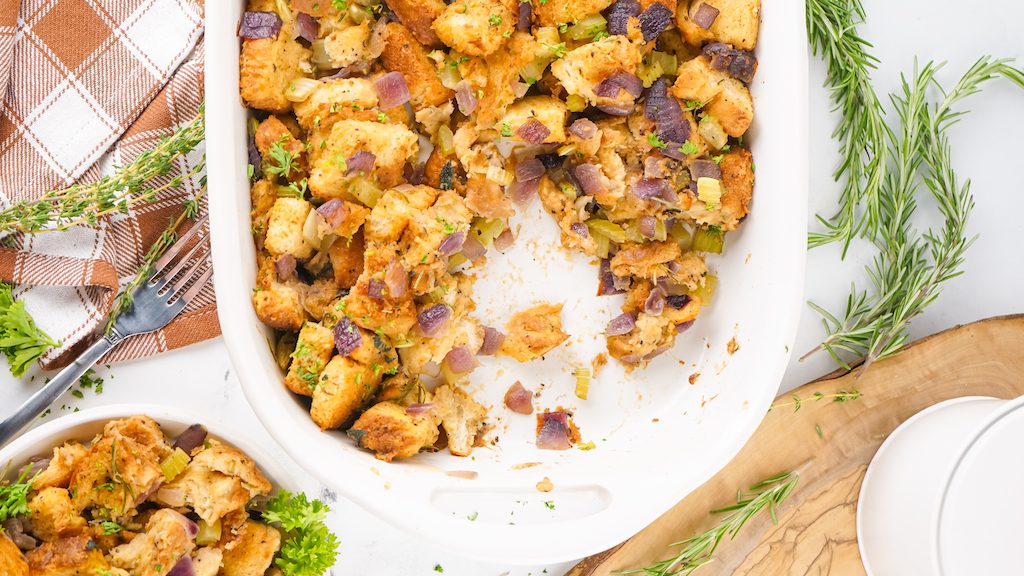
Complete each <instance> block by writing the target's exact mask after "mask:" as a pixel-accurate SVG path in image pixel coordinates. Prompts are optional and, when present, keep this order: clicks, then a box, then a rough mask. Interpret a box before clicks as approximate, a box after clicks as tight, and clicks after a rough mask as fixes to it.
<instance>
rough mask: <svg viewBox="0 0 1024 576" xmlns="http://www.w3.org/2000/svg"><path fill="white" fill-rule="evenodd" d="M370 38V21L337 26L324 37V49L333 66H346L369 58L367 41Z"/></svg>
mask: <svg viewBox="0 0 1024 576" xmlns="http://www.w3.org/2000/svg"><path fill="white" fill-rule="evenodd" d="M369 40H370V21H369V20H364V21H363V23H362V24H359V25H356V26H347V27H344V28H342V27H336V28H335V29H334V30H332V31H331V33H330V34H328V35H327V36H325V37H324V51H325V52H327V57H328V58H329V59H330V66H331V68H344V67H346V66H351V65H352V64H355V63H356V62H358V61H360V60H366V59H368V56H369V53H368V51H367V47H366V45H367V42H368V41H369Z"/></svg>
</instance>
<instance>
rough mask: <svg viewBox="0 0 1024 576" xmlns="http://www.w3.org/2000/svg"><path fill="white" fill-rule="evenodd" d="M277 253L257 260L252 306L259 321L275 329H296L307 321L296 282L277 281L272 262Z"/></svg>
mask: <svg viewBox="0 0 1024 576" xmlns="http://www.w3.org/2000/svg"><path fill="white" fill-rule="evenodd" d="M276 259H277V258H276V257H274V256H268V257H265V258H263V259H261V260H260V267H259V270H258V271H257V273H256V289H255V290H254V291H253V294H252V302H253V307H254V308H255V309H256V316H258V317H259V319H260V321H261V322H263V323H264V324H266V325H267V326H270V327H271V328H277V329H278V330H291V331H297V330H299V329H300V328H302V324H303V323H304V322H305V321H306V310H305V308H304V307H303V306H302V299H301V298H300V295H299V285H298V283H297V282H294V281H292V282H280V281H278V278H277V270H276V266H275V261H276Z"/></svg>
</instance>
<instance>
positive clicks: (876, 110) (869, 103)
mask: <svg viewBox="0 0 1024 576" xmlns="http://www.w3.org/2000/svg"><path fill="white" fill-rule="evenodd" d="M806 15H807V35H808V38H809V40H810V43H811V49H812V51H813V53H814V54H815V55H816V56H817V55H820V56H821V57H822V59H823V60H824V61H825V63H826V67H827V69H828V76H827V78H826V80H825V85H826V86H827V87H828V89H829V90H830V92H831V97H832V102H833V103H834V105H835V110H838V111H840V112H841V113H842V119H841V120H840V122H839V125H838V126H836V129H835V131H834V132H833V134H832V137H833V138H835V139H836V140H838V141H839V143H840V153H841V155H842V157H843V160H842V162H841V163H840V165H839V167H838V168H837V169H836V171H835V174H834V178H835V179H836V181H842V182H843V192H842V195H841V196H840V200H839V210H838V211H837V212H836V213H835V214H834V215H833V216H831V217H829V218H825V217H822V216H818V221H819V222H820V223H821V224H822V226H823V227H824V231H822V232H813V233H811V234H810V236H809V238H808V243H809V245H810V246H811V247H816V246H822V245H825V244H830V243H832V242H842V244H843V256H844V257H845V255H846V251H847V249H848V248H849V246H850V242H851V241H852V240H853V239H854V238H855V237H857V236H858V235H859V234H864V235H865V236H867V237H869V238H873V237H874V235H875V233H876V232H877V231H878V228H879V225H880V212H881V200H880V198H879V191H880V189H881V187H882V183H883V182H884V181H885V178H886V173H887V168H888V166H887V161H888V148H887V146H886V143H887V139H888V135H889V129H888V127H887V126H886V124H885V121H884V119H883V118H884V110H883V109H882V104H881V102H879V99H878V96H877V94H876V93H875V89H874V87H872V85H871V71H872V70H874V69H875V67H876V64H877V63H878V60H877V59H876V58H875V57H874V56H872V55H871V54H869V53H868V49H869V48H871V44H870V43H869V42H867V41H866V40H864V39H863V38H861V37H860V36H858V35H857V28H856V26H857V24H859V23H861V22H862V21H863V20H864V17H865V14H864V7H863V6H862V5H861V2H860V0H807V11H806ZM862 203H863V204H864V209H863V212H864V217H863V218H861V214H860V212H861V204H862Z"/></svg>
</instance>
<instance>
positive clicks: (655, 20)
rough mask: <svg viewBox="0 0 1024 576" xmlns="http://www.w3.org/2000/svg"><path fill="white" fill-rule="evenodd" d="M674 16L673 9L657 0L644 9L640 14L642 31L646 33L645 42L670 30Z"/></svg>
mask: <svg viewBox="0 0 1024 576" xmlns="http://www.w3.org/2000/svg"><path fill="white" fill-rule="evenodd" d="M672 16H673V14H672V11H671V10H669V9H668V8H667V7H665V5H664V4H661V3H660V2H655V3H654V4H651V5H650V6H649V7H648V8H647V10H644V12H643V14H641V15H640V31H641V32H643V34H644V42H650V41H651V40H654V39H655V38H657V37H658V35H659V34H661V33H662V32H664V31H665V30H668V27H669V26H670V25H671V24H672Z"/></svg>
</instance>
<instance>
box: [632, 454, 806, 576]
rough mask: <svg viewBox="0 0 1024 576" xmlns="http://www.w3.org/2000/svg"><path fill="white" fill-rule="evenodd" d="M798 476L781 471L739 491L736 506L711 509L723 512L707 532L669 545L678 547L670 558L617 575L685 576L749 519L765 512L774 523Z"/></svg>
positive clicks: (707, 559) (710, 555)
mask: <svg viewBox="0 0 1024 576" xmlns="http://www.w3.org/2000/svg"><path fill="white" fill-rule="evenodd" d="M799 480H800V475H799V474H797V473H796V472H784V473H782V474H778V475H776V476H773V477H771V478H768V479H766V480H762V481H761V482H758V483H757V484H754V485H753V486H751V487H750V489H749V491H748V492H747V493H743V492H740V493H738V494H737V496H736V503H735V504H733V505H730V506H726V507H725V508H719V509H717V510H712V511H711V513H712V514H720V513H726V516H724V517H723V518H722V519H721V521H720V522H719V523H718V524H717V525H715V526H714V527H712V528H711V529H709V530H707V531H706V532H703V533H701V534H697V535H696V536H691V537H690V538H687V539H686V540H682V541H680V542H676V543H674V544H671V545H670V546H672V547H676V546H678V547H679V550H678V551H677V552H675V554H673V556H672V557H670V558H666V559H665V560H661V561H660V562H655V563H654V564H651V565H650V566H645V567H643V568H637V569H634V570H628V571H625V572H619V574H647V575H648V576H678V575H683V576H686V575H689V574H692V573H693V572H694V571H695V570H697V569H698V568H700V567H701V566H704V565H705V564H707V563H709V562H711V561H712V560H713V559H714V555H715V550H717V549H718V545H719V543H721V541H722V539H723V538H725V536H727V535H728V536H729V537H730V538H735V537H736V534H737V533H738V532H739V531H740V529H741V528H743V526H744V525H745V524H746V523H747V522H748V521H750V520H751V519H752V518H754V517H755V516H757V515H758V514H760V513H761V512H763V511H764V510H768V514H769V515H770V516H771V519H772V522H773V523H776V524H778V521H779V519H778V516H777V512H776V510H777V508H778V506H779V504H782V502H783V501H785V500H786V498H788V497H789V495H790V494H791V493H792V492H793V489H794V488H796V485H797V482H799Z"/></svg>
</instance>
